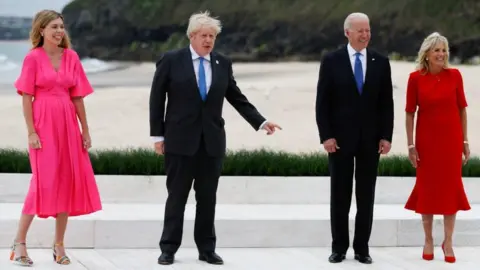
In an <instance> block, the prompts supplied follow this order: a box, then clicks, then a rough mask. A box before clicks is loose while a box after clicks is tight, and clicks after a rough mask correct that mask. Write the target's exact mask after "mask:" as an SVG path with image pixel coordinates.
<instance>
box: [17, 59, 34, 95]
mask: <svg viewBox="0 0 480 270" xmlns="http://www.w3.org/2000/svg"><path fill="white" fill-rule="evenodd" d="M36 73H37V62H36V59H35V57H34V55H33V54H32V53H29V54H27V55H26V56H25V58H24V60H23V65H22V70H21V72H20V76H19V77H18V79H17V80H16V81H15V84H14V86H15V88H16V89H17V93H18V94H19V95H23V94H24V93H25V94H28V95H32V96H34V95H35V78H36Z"/></svg>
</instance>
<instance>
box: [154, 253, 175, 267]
mask: <svg viewBox="0 0 480 270" xmlns="http://www.w3.org/2000/svg"><path fill="white" fill-rule="evenodd" d="M174 260H175V255H174V254H173V253H168V252H162V255H160V257H158V264H162V265H169V264H173V261H174Z"/></svg>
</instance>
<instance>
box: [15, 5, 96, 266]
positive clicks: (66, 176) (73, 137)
mask: <svg viewBox="0 0 480 270" xmlns="http://www.w3.org/2000/svg"><path fill="white" fill-rule="evenodd" d="M30 40H31V42H32V46H33V48H32V50H31V51H30V52H29V53H28V54H27V55H26V57H25V59H24V62H23V67H22V71H21V74H20V76H19V78H18V79H17V81H16V82H15V88H16V89H17V93H18V94H19V95H21V96H22V102H23V113H24V116H25V121H26V124H27V129H28V143H29V157H30V165H31V169H32V178H31V182H30V188H29V190H28V193H27V196H26V198H25V203H24V206H23V210H22V215H21V218H20V223H19V227H18V232H17V236H16V238H15V241H14V243H13V247H12V252H11V256H10V259H11V260H12V261H13V262H15V263H16V264H20V265H23V266H30V265H32V264H33V261H32V260H31V259H30V257H29V256H28V254H27V250H26V244H25V243H26V235H27V231H28V229H29V227H30V224H31V223H32V220H33V218H34V216H35V215H36V216H38V217H39V218H48V217H53V218H55V219H56V229H55V239H54V243H53V255H54V256H53V257H54V260H55V261H56V262H57V263H59V264H69V263H70V259H69V258H68V257H67V256H66V253H65V249H64V247H63V239H64V235H65V230H66V227H67V221H68V217H69V216H79V215H86V214H90V213H93V212H96V211H99V210H101V209H102V205H101V201H100V195H99V192H98V188H97V184H96V181H95V177H94V173H93V169H92V166H91V163H90V159H89V155H88V149H89V148H90V147H91V140H90V134H89V131H88V124H87V118H86V113H85V107H84V103H83V98H84V97H85V96H87V95H89V94H91V93H92V92H93V89H92V87H91V85H90V83H89V82H88V80H87V77H86V75H85V72H84V70H83V67H82V64H81V62H80V59H79V57H78V55H77V53H76V52H75V51H73V50H72V49H70V40H69V37H68V36H67V33H66V32H65V29H64V23H63V17H62V15H61V14H59V13H58V12H55V11H52V10H43V11H40V12H39V13H37V15H36V16H35V18H34V20H33V24H32V31H31V33H30ZM78 120H79V121H78ZM78 122H80V124H81V131H80V127H79V124H78Z"/></svg>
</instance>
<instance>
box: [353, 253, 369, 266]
mask: <svg viewBox="0 0 480 270" xmlns="http://www.w3.org/2000/svg"><path fill="white" fill-rule="evenodd" d="M355 260H357V261H359V262H361V263H364V264H372V263H373V260H372V257H370V256H369V255H360V254H355Z"/></svg>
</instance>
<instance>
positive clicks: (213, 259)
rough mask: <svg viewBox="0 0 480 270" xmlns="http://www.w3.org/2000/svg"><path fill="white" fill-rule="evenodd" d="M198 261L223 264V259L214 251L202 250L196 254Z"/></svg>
mask: <svg viewBox="0 0 480 270" xmlns="http://www.w3.org/2000/svg"><path fill="white" fill-rule="evenodd" d="M198 259H199V260H200V261H204V262H207V263H209V264H223V260H222V258H221V257H220V256H218V254H217V253H215V252H203V253H200V255H199V256H198Z"/></svg>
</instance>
